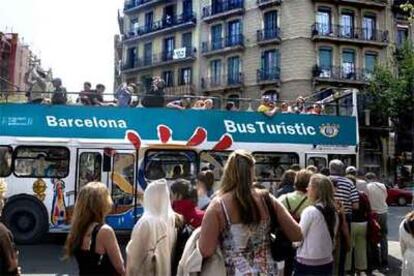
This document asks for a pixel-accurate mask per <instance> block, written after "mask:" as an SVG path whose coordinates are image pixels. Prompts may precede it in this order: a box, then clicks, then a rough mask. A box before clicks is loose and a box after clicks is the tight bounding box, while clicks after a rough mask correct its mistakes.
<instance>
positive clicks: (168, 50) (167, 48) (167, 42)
mask: <svg viewBox="0 0 414 276" xmlns="http://www.w3.org/2000/svg"><path fill="white" fill-rule="evenodd" d="M174 48H175V38H174V37H169V38H166V39H164V51H163V60H164V61H167V60H172V59H173V55H174Z"/></svg>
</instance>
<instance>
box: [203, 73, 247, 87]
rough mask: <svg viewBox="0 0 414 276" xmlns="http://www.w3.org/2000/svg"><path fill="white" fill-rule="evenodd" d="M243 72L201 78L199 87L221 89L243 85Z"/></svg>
mask: <svg viewBox="0 0 414 276" xmlns="http://www.w3.org/2000/svg"><path fill="white" fill-rule="evenodd" d="M243 82H244V75H243V73H236V74H231V75H217V76H212V77H209V78H201V88H202V89H203V90H204V91H206V90H209V91H210V90H223V89H226V88H237V87H240V86H242V85H243Z"/></svg>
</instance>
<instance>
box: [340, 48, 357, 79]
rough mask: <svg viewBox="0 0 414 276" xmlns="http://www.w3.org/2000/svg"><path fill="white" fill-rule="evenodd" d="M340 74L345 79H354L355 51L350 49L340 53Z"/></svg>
mask: <svg viewBox="0 0 414 276" xmlns="http://www.w3.org/2000/svg"><path fill="white" fill-rule="evenodd" d="M342 74H343V78H345V79H355V51H354V50H352V49H345V50H343V51H342Z"/></svg>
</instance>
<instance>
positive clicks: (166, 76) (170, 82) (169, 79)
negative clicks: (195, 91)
mask: <svg viewBox="0 0 414 276" xmlns="http://www.w3.org/2000/svg"><path fill="white" fill-rule="evenodd" d="M162 78H163V80H164V81H165V86H166V87H172V86H174V72H173V71H164V72H163V73H162Z"/></svg>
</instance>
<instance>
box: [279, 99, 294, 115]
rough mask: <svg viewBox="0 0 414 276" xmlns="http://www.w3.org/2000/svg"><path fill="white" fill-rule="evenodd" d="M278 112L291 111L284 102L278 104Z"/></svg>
mask: <svg viewBox="0 0 414 276" xmlns="http://www.w3.org/2000/svg"><path fill="white" fill-rule="evenodd" d="M280 113H292V110H291V109H290V106H289V105H288V104H287V103H286V102H283V103H282V104H281V105H280Z"/></svg>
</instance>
